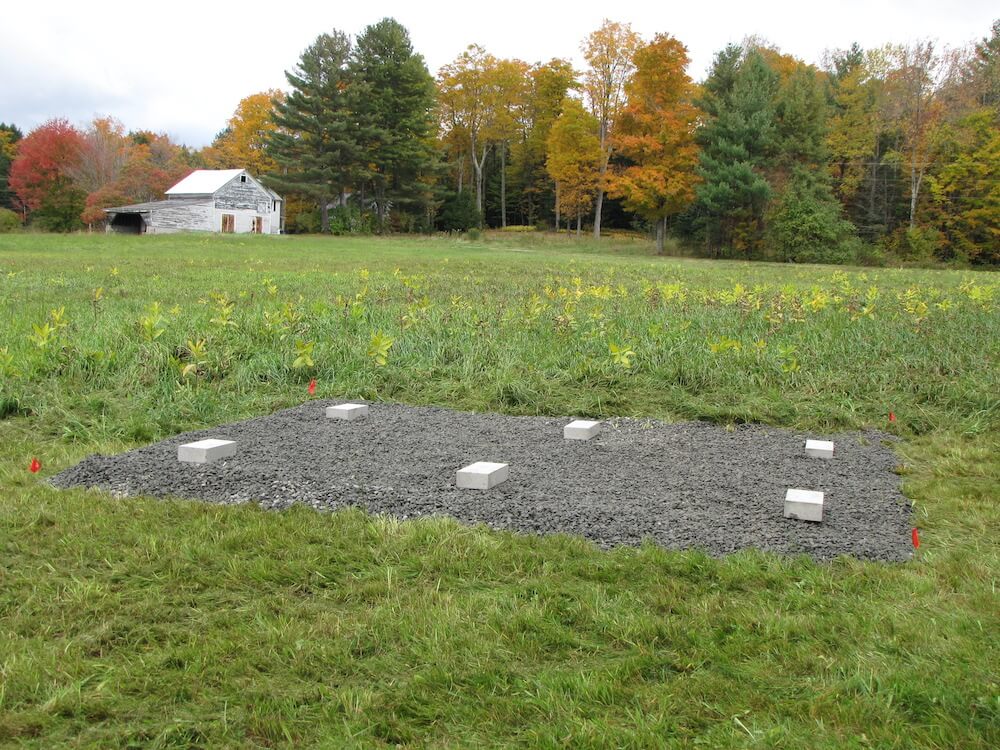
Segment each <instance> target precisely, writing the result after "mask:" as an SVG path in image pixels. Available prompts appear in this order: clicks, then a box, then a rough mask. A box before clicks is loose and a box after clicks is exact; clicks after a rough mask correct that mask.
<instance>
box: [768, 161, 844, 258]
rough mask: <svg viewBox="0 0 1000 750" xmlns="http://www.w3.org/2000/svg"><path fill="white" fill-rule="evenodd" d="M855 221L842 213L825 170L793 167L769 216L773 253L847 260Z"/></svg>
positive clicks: (776, 254) (782, 256)
mask: <svg viewBox="0 0 1000 750" xmlns="http://www.w3.org/2000/svg"><path fill="white" fill-rule="evenodd" d="M853 238H854V225H853V224H851V223H850V222H849V221H847V220H845V219H844V218H842V217H841V207H840V203H839V202H838V201H837V199H836V197H835V196H834V195H833V191H832V190H831V188H830V181H829V179H827V177H826V174H825V173H824V172H822V171H817V170H815V169H807V168H804V167H801V166H797V167H795V168H794V170H793V172H792V174H791V177H790V179H789V180H788V182H787V183H786V184H785V187H784V189H783V190H782V192H781V193H780V194H779V195H778V197H777V199H776V200H775V202H774V205H773V207H772V209H771V211H770V214H769V216H768V226H767V240H768V249H769V251H770V254H773V255H774V256H775V257H777V258H778V259H779V260H786V261H793V262H795V263H847V262H849V261H851V260H853V258H852V257H851V255H852V245H851V240H852V239H853Z"/></svg>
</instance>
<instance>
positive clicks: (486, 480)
mask: <svg viewBox="0 0 1000 750" xmlns="http://www.w3.org/2000/svg"><path fill="white" fill-rule="evenodd" d="M509 476H510V468H509V467H508V465H507V464H495V463H491V462H489V461H476V463H474V464H469V465H468V466H466V467H465V468H464V469H459V470H458V486H459V487H460V488H462V489H468V490H488V489H490V487H496V486H497V485H498V484H500V483H501V482H506V481H507V477H509Z"/></svg>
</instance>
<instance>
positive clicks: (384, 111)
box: [349, 18, 436, 229]
mask: <svg viewBox="0 0 1000 750" xmlns="http://www.w3.org/2000/svg"><path fill="white" fill-rule="evenodd" d="M349 69H350V75H351V81H352V86H353V87H355V89H356V91H358V92H359V93H360V94H361V95H360V96H358V97H356V99H355V100H354V101H353V106H354V108H355V115H356V120H357V121H358V122H360V123H364V125H365V129H364V130H363V132H361V133H360V134H359V135H360V145H361V147H362V149H363V159H364V161H365V162H366V163H367V164H368V165H369V169H368V173H367V175H366V177H367V181H368V184H369V185H370V192H371V196H372V198H374V201H375V205H376V207H377V211H378V220H379V227H380V228H381V229H384V228H385V227H386V222H387V218H388V214H389V210H390V208H392V207H395V208H400V209H406V208H411V209H421V208H426V207H427V204H428V202H429V200H430V189H429V182H428V179H427V178H428V177H429V176H430V175H431V173H432V171H433V169H434V166H435V160H436V152H435V148H434V140H433V138H434V133H435V122H434V106H435V102H434V93H435V89H434V79H433V78H432V77H431V74H430V73H429V72H428V71H427V65H426V64H425V62H424V58H423V57H422V56H421V55H418V54H416V53H415V52H414V51H413V45H412V43H411V42H410V35H409V33H408V32H407V30H406V29H405V28H404V27H403V26H402V25H401V24H400V23H398V22H397V21H395V20H393V19H391V18H384V19H382V20H381V21H379V22H378V23H376V24H373V25H371V26H368V27H367V28H366V29H365V30H364V32H363V33H362V34H361V36H360V37H358V40H357V43H356V45H355V48H354V52H353V54H352V55H351V59H350V65H349Z"/></svg>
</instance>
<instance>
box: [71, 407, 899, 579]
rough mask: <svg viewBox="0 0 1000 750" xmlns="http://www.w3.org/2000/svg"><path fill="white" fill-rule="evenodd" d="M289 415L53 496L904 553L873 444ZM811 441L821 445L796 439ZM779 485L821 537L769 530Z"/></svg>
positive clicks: (754, 432) (95, 472)
mask: <svg viewBox="0 0 1000 750" xmlns="http://www.w3.org/2000/svg"><path fill="white" fill-rule="evenodd" d="M335 403H339V402H331V401H310V402H308V403H306V404H303V405H302V406H298V407H295V408H292V409H286V410H284V411H280V412H277V413H275V414H272V415H270V416H266V417H260V418H258V419H251V420H248V421H245V422H237V423H234V424H228V425H221V426H219V427H215V428H212V429H210V430H200V431H197V432H188V433H184V434H183V435H177V436H176V437H172V438H170V439H169V440H164V441H162V442H159V443H156V444H154V445H150V446H147V447H145V448H139V449H137V450H133V451H129V452H128V453H123V454H121V455H118V456H91V457H89V458H87V459H86V460H84V461H83V462H81V463H80V464H78V465H77V466H75V467H73V468H71V469H67V470H66V471H64V472H62V473H61V474H59V475H57V476H55V477H53V478H52V480H51V481H52V484H54V485H55V486H57V487H78V486H84V487H97V488H101V489H104V490H107V491H110V492H112V493H114V494H116V495H123V496H124V495H152V496H155V497H167V496H172V497H182V498H197V499H201V500H207V501H210V502H217V503H242V502H249V501H255V502H258V503H260V504H261V505H262V506H263V507H265V508H274V509H281V508H286V507H288V506H289V505H291V504H292V503H295V502H298V503H304V504H306V505H310V506H312V507H314V508H317V509H335V508H341V507H344V506H348V505H354V506H358V507H361V508H364V509H365V510H367V511H369V512H371V513H385V514H389V515H392V516H396V517H398V518H413V517H416V516H429V515H447V516H452V517H454V518H457V519H458V520H460V521H463V522H466V523H484V524H487V525H488V526H491V527H493V528H497V529H509V530H514V531H522V532H529V533H550V532H565V533H569V534H580V535H582V536H584V537H586V538H588V539H591V540H593V541H594V542H596V543H597V544H599V545H600V546H602V547H612V546H615V545H619V544H628V545H637V544H639V543H641V542H642V541H643V540H644V539H647V538H648V539H652V540H653V541H654V542H656V543H657V544H659V545H661V546H663V547H667V548H669V549H688V548H700V549H703V550H705V551H706V552H708V553H709V554H712V555H725V554H728V553H731V552H735V551H737V550H740V549H745V548H749V547H756V548H758V549H764V550H771V551H774V552H781V553H788V554H798V553H804V554H808V555H811V556H812V557H814V558H816V559H818V560H828V559H831V558H834V557H836V556H837V555H853V556H855V557H860V558H870V559H879V560H904V559H908V558H909V557H910V556H911V548H910V534H909V532H910V522H909V518H910V504H909V502H908V501H907V500H906V498H905V497H904V496H903V495H902V493H901V492H900V489H899V477H898V476H896V475H895V474H894V473H893V472H892V469H893V467H894V466H896V465H897V464H898V459H897V458H896V457H895V455H894V454H893V453H892V451H891V450H890V449H889V448H888V447H887V446H885V445H884V444H883V440H885V439H887V438H888V437H889V436H887V435H884V434H881V433H877V432H870V433H847V434H841V435H834V436H830V437H827V438H825V439H831V440H833V441H835V443H836V452H835V457H834V458H833V459H832V460H826V459H821V458H809V457H807V456H806V455H805V452H804V449H803V446H804V442H805V439H806V437H807V435H806V434H804V433H798V432H792V431H789V430H782V429H777V428H772V427H762V426H759V425H743V426H740V427H737V428H736V429H734V430H726V429H723V428H721V427H717V426H714V425H711V424H707V423H702V422H685V423H680V424H667V423H664V422H658V421H655V420H637V419H625V418H620V419H612V420H609V421H607V422H605V423H604V426H603V428H602V431H601V433H600V434H599V435H598V436H597V437H595V438H593V439H591V440H589V441H573V440H564V439H563V437H562V429H563V426H564V425H566V424H567V423H568V422H569V421H570V420H569V419H565V418H551V417H510V416H503V415H499V414H470V413H465V412H456V411H451V410H448V409H440V408H423V407H411V406H400V405H388V404H372V405H371V413H370V415H369V416H368V418H367V419H361V420H358V421H353V422H347V421H341V420H334V419H327V418H326V417H325V414H324V409H325V407H326V406H329V405H332V404H335ZM209 437H216V438H225V439H229V440H236V441H237V442H238V452H237V455H236V456H235V457H232V458H226V459H221V460H219V461H217V462H216V463H212V464H206V465H199V464H189V463H180V462H178V460H177V446H178V445H180V444H182V443H188V442H192V441H195V440H201V439H204V438H209ZM808 437H814V438H819V437H823V436H819V435H808ZM476 461H494V462H500V463H508V464H510V479H509V480H507V481H506V482H505V483H503V484H501V485H499V486H497V487H494V488H492V489H490V490H485V491H483V490H460V489H458V488H457V487H456V483H455V472H456V471H457V470H458V469H460V468H462V467H464V466H466V465H468V464H471V463H474V462H476ZM788 488H798V489H807V490H819V491H822V492H824V493H825V507H824V520H823V522H822V523H820V524H816V523H810V522H807V521H797V520H792V519H786V518H784V517H783V503H784V497H785V491H786V490H787V489H788Z"/></svg>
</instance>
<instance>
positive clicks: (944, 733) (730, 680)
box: [0, 233, 1000, 748]
mask: <svg viewBox="0 0 1000 750" xmlns="http://www.w3.org/2000/svg"><path fill="white" fill-rule="evenodd" d="M644 247H645V246H643V245H642V244H641V243H637V242H635V241H633V240H630V239H628V238H622V239H620V240H613V241H611V242H609V243H606V244H605V245H604V246H598V247H596V248H595V246H594V245H593V243H591V242H583V243H580V244H576V243H573V242H570V241H569V240H567V239H565V238H559V239H552V238H544V237H542V238H537V237H534V236H533V235H530V234H526V235H524V236H521V235H518V234H515V233H511V235H509V236H506V237H493V236H490V237H487V238H486V239H483V240H480V241H477V242H465V241H461V240H442V239H426V240H420V239H398V238H397V239H316V238H290V237H288V238H222V237H194V236H192V237H144V238H118V237H112V238H108V237H104V236H92V237H91V236H76V237H51V236H44V235H24V236H17V237H11V236H0V378H2V381H0V415H2V418H0V483H2V487H3V489H4V491H3V497H2V500H0V550H2V553H0V554H2V557H0V562H2V566H0V745H4V744H8V745H15V746H26V747H38V748H43V747H44V748H48V747H53V746H79V747H101V748H104V747H199V746H203V747H219V746H230V747H277V746H328V747H380V746H385V747H393V746H398V745H402V746H413V747H424V746H432V747H452V746H490V745H505V746H523V747H538V746H541V747H562V746H573V747H662V746H665V745H666V746H678V747H713V748H714V747H723V748H726V747H767V748H771V747H787V748H802V747H810V748H833V747H837V748H839V747H850V748H853V747H857V748H863V747H898V748H912V747H919V748H957V747H973V748H975V747H982V748H989V747H995V746H997V745H998V744H1000V729H998V727H1000V687H998V677H997V674H998V672H1000V658H998V643H1000V606H998V598H997V593H996V588H995V587H996V579H997V573H998V570H1000V564H998V563H1000V553H998V545H997V541H996V538H995V535H996V530H997V528H1000V513H998V509H997V497H998V487H1000V424H998V421H1000V409H998V406H1000V375H998V373H1000V366H998V365H1000V336H998V333H997V331H998V330H1000V312H998V309H1000V292H998V284H997V281H996V277H994V276H991V275H987V274H972V273H961V272H954V271H917V270H905V271H899V270H880V271H867V272H862V271H859V270H853V269H834V268H828V267H793V266H778V265H766V264H741V263H722V262H717V263H711V262H702V261H687V260H677V259H660V258H652V257H649V256H647V255H643V254H642V252H643V248H644ZM98 288H101V289H102V290H103V292H102V295H101V299H100V300H99V301H98V302H96V303H95V302H94V301H93V299H94V290H95V289H98ZM872 289H874V291H871V290H872ZM223 296H224V297H225V298H223ZM154 302H158V303H159V311H158V312H157V311H151V309H150V305H151V304H152V303H154ZM60 309H62V313H61V314H60V313H59V312H58V311H59V310H60ZM53 310H55V311H56V313H55V315H53V313H52V311H53ZM144 319H145V325H144V323H143V321H144ZM213 321H214V322H213ZM46 324H48V325H49V329H48V330H49V331H51V332H50V333H46V332H45V331H46V329H45V325H46ZM35 326H38V329H39V331H40V332H41V333H39V332H38V331H36V330H35V328H34V327H35ZM157 331H162V332H161V333H157ZM375 334H382V335H383V336H385V337H388V338H391V339H392V340H393V344H392V347H391V348H390V349H389V351H388V357H387V360H388V361H387V363H386V364H385V365H384V366H379V365H378V363H377V362H376V361H375V359H374V358H373V357H372V356H369V353H368V352H369V347H370V345H371V341H372V337H373V336H374V335H375ZM201 340H203V341H204V347H203V348H204V352H205V354H204V355H201V356H196V355H193V354H192V351H191V349H192V347H191V346H190V345H189V343H188V342H198V341H201ZM42 342H44V344H43V345H40V343H42ZM297 342H301V343H302V344H309V343H311V344H312V345H313V347H312V350H311V351H312V353H311V357H312V359H313V361H314V365H313V366H312V367H304V368H293V367H292V364H293V361H294V360H295V358H296V356H297V352H298V351H299V350H298V349H297V347H296V343H297ZM611 344H614V345H616V346H617V347H619V348H624V349H626V350H628V351H631V352H633V354H632V355H631V356H629V357H628V359H629V363H628V366H627V367H626V366H624V365H623V363H622V362H621V361H620V360H619V361H616V360H615V357H613V356H612V353H611V351H610V348H609V347H610V345H611ZM194 348H195V349H197V348H198V347H194ZM188 365H194V367H189V368H188V374H187V376H184V375H182V371H183V369H184V368H185V367H186V366H188ZM311 378H316V379H317V381H318V384H319V388H318V392H317V396H318V397H330V398H332V397H345V398H356V397H362V398H369V399H376V400H377V399H384V400H392V401H401V402H405V403H412V404H440V405H446V406H451V407H456V408H462V409H475V410H497V411H504V412H507V413H520V414H536V413H537V414H557V415H558V414H563V415H568V414H575V415H581V416H609V415H633V416H639V415H643V416H652V417H660V418H666V419H688V418H697V419H708V420H712V421H716V422H721V423H734V422H740V421H763V422H767V423H771V424H777V425H785V426H792V427H796V428H800V429H809V430H813V431H815V432H817V433H822V432H829V431H833V430H839V429H864V428H868V427H875V428H880V429H889V430H892V431H896V432H897V433H898V434H899V436H900V437H901V442H900V443H899V446H898V452H899V455H900V459H899V461H900V471H901V473H902V474H903V475H904V476H903V481H904V490H905V491H906V493H907V494H908V495H909V496H910V497H911V498H912V499H913V501H914V503H915V510H914V523H915V525H918V526H920V528H921V541H922V546H921V548H920V550H919V552H918V554H917V556H916V558H915V559H914V560H913V561H912V562H910V563H907V564H903V565H886V564H879V563H865V562H859V561H855V560H851V559H846V558H845V559H841V560H838V561H836V562H834V563H831V564H825V565H818V564H815V563H813V562H811V561H810V560H808V559H800V558H781V557H777V556H773V555H765V554H762V553H758V552H752V551H750V552H745V553H741V554H738V555H734V556H731V557H729V558H726V559H724V560H715V559H711V558H708V557H706V556H704V555H702V554H700V553H698V552H696V551H690V552H683V553H681V552H666V551H663V550H660V549H657V548H655V547H652V546H648V547H644V548H641V549H638V550H635V549H621V550H616V551H613V552H602V551H599V550H596V549H594V548H593V547H592V546H591V545H589V544H587V543H585V542H584V541H582V540H579V539H575V538H571V537H558V536H557V537H545V538H535V537H523V536H516V535H511V534H502V533H496V532H491V531H487V530H485V529H481V528H472V529H470V528H465V527H461V526H459V525H458V524H456V523H453V522H450V521H447V520H424V521H417V522H398V521H395V520H392V519H385V518H372V517H368V516H366V515H364V514H362V513H360V512H358V511H346V512H340V513H335V514H329V515H320V514H315V513H312V512H310V511H307V510H305V509H294V510H292V511H290V512H285V513H268V512H263V511H260V510H259V509H257V508H255V507H237V508H217V507H210V506H205V505H203V504H200V503H197V502H187V501H179V500H178V501H169V502H164V501H156V500H149V499H129V500H114V499H111V498H108V497H106V496H102V495H100V494H97V493H92V492H84V491H72V492H57V491H55V490H52V489H50V488H48V487H47V485H45V484H44V483H42V482H41V481H40V480H39V478H37V477H35V476H33V475H31V474H30V473H29V472H28V471H27V465H28V463H29V461H30V460H31V457H32V456H38V457H39V458H40V459H41V460H42V462H43V470H42V475H43V476H44V475H50V474H52V473H55V472H57V471H59V470H60V469H62V468H65V467H67V466H70V465H72V464H73V463H75V462H76V461H78V460H79V459H81V458H82V457H84V456H85V455H87V454H89V453H94V452H103V453H110V452H117V451H120V450H124V449H127V448H130V447H134V446H136V445H141V444H145V443H148V442H150V441H153V440H156V439H159V438H162V437H165V436H167V435H170V434H174V433H176V432H179V431H181V430H187V429H193V428H196V427H200V426H205V425H211V424H216V423H221V422H227V421H232V420H235V419H239V418H244V417H248V416H253V415H259V414H263V413H268V412H270V411H273V410H274V409H277V408H281V407H284V406H289V405H292V404H295V403H298V402H300V401H302V400H304V399H305V398H307V397H308V396H307V394H306V390H305V389H306V384H307V383H308V382H309V380H310V379H311ZM889 411H894V412H895V414H896V416H897V418H898V421H897V422H896V423H895V425H893V426H889V425H888V424H887V415H888V412H889Z"/></svg>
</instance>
